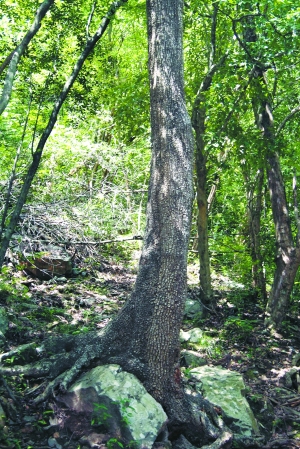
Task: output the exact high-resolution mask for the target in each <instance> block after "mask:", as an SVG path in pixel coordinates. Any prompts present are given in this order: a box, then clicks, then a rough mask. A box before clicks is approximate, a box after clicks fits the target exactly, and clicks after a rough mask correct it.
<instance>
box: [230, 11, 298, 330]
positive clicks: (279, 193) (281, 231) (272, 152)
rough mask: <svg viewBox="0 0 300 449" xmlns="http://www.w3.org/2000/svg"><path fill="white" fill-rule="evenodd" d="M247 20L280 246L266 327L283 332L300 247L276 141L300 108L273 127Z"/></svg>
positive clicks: (245, 45) (246, 37)
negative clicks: (292, 223) (252, 48)
mask: <svg viewBox="0 0 300 449" xmlns="http://www.w3.org/2000/svg"><path fill="white" fill-rule="evenodd" d="M248 7H249V9H250V11H251V8H252V7H253V6H252V4H251V3H248ZM245 20H246V23H245V26H244V36H243V40H241V39H240V37H239V35H238V33H237V31H236V26H235V25H234V32H235V36H236V37H237V39H238V42H239V43H240V45H241V47H242V48H243V49H244V51H245V53H246V55H247V59H248V60H249V61H251V62H252V63H253V66H254V70H255V74H256V77H255V78H254V81H253V84H254V87H255V89H256V95H255V97H253V101H252V103H253V109H254V116H255V120H256V125H257V127H258V128H259V129H260V131H261V132H262V136H263V150H264V154H265V156H266V160H267V177H268V186H269V191H270V199H271V208H272V214H273V221H274V225H275V237H276V246H277V255H276V270H275V274H274V280H273V285H272V289H271V292H270V295H269V299H268V302H267V307H266V318H265V324H266V325H267V326H269V327H270V328H275V329H280V327H281V325H282V321H284V320H285V318H286V314H287V311H288V308H289V301H290V295H291V291H292V288H293V285H294V281H295V277H296V274H297V270H298V267H299V264H300V244H299V235H298V237H297V241H296V243H295V242H294V239H293V234H292V228H291V221H290V215H289V207H288V203H287V199H286V194H285V185H284V180H283V177H282V173H281V169H280V162H279V158H278V155H277V142H276V138H277V136H278V133H279V132H280V131H281V129H282V127H283V126H284V125H285V123H286V122H287V121H288V120H289V119H291V118H292V117H293V116H294V115H295V114H296V113H297V112H299V108H296V109H295V110H294V111H292V112H291V113H290V114H289V115H288V116H287V119H286V120H284V121H283V122H282V124H281V125H280V126H279V128H278V132H277V134H276V132H275V130H274V124H273V111H272V103H271V99H270V98H271V96H270V95H269V94H268V83H267V80H266V76H265V73H266V71H267V70H268V69H269V68H270V67H269V66H268V67H265V66H264V64H263V63H260V64H258V63H257V60H256V59H255V58H253V57H252V55H251V51H250V50H249V48H248V43H249V42H256V41H257V40H258V37H257V33H256V28H255V22H254V16H253V15H250V16H246V17H245Z"/></svg>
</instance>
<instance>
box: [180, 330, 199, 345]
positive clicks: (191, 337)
mask: <svg viewBox="0 0 300 449" xmlns="http://www.w3.org/2000/svg"><path fill="white" fill-rule="evenodd" d="M202 337H203V331H202V330H201V329H199V328H198V327H195V328H194V329H190V330H188V331H183V330H181V331H180V341H181V342H182V343H183V342H187V341H189V342H191V343H199V342H200V341H201V338H202Z"/></svg>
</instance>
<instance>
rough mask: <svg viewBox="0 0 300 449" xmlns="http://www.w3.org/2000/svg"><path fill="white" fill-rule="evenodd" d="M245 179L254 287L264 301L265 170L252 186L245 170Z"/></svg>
mask: <svg viewBox="0 0 300 449" xmlns="http://www.w3.org/2000/svg"><path fill="white" fill-rule="evenodd" d="M243 174H244V179H245V183H246V188H247V219H248V230H249V250H250V256H251V260H252V281H253V287H254V289H255V290H256V291H257V293H258V294H259V296H260V297H261V298H262V299H265V298H266V297H267V293H266V280H265V275H264V270H263V258H262V254H261V242H260V228H261V211H262V189H263V183H264V169H263V168H260V169H258V171H257V173H256V177H255V180H254V185H253V186H251V185H250V184H251V181H250V179H249V176H248V173H247V172H246V171H245V170H244V173H243Z"/></svg>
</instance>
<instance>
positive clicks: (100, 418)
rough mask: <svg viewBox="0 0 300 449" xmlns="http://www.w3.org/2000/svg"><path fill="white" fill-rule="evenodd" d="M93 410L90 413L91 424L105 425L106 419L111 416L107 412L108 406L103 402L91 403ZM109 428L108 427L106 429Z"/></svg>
mask: <svg viewBox="0 0 300 449" xmlns="http://www.w3.org/2000/svg"><path fill="white" fill-rule="evenodd" d="M93 406H94V410H93V414H92V421H91V424H92V425H93V426H94V425H95V426H104V427H105V428H106V427H107V424H108V423H107V421H108V419H109V418H111V414H110V413H108V407H107V406H106V405H105V404H98V403H97V402H94V403H93ZM107 430H109V429H107Z"/></svg>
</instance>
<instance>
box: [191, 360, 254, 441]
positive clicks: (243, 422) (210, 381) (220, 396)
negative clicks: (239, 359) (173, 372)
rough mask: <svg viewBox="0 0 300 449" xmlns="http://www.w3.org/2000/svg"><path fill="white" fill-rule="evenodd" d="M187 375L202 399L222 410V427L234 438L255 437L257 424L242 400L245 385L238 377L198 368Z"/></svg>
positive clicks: (219, 371) (232, 373)
mask: <svg viewBox="0 0 300 449" xmlns="http://www.w3.org/2000/svg"><path fill="white" fill-rule="evenodd" d="M190 374H191V375H192V376H193V377H194V378H196V379H199V383H201V385H200V389H201V391H202V392H203V396H204V398H205V399H208V400H209V401H210V402H212V403H213V404H215V405H216V406H220V407H221V408H222V410H223V411H224V414H225V417H224V420H225V423H226V424H227V425H228V427H229V428H230V429H231V430H232V431H233V432H234V433H235V434H237V435H238V436H239V437H242V438H249V437H250V438H252V437H255V436H256V435H259V429H258V424H257V421H256V419H255V417H254V414H253V412H252V410H251V408H250V406H249V404H248V402H247V400H246V398H245V397H244V396H243V394H244V391H245V384H244V381H243V378H242V376H241V375H240V374H239V373H236V372H234V371H229V370H227V369H223V368H219V367H212V366H202V367H198V368H193V369H192V370H191V371H190Z"/></svg>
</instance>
